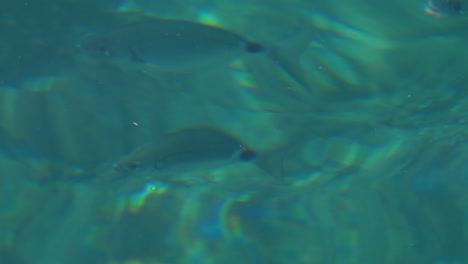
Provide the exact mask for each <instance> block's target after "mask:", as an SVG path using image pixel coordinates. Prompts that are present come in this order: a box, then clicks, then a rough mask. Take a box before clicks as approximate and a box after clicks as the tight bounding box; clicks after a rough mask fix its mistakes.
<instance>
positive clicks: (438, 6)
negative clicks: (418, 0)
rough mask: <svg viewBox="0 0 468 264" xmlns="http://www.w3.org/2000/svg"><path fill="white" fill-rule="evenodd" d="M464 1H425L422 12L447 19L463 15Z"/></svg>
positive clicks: (465, 2)
mask: <svg viewBox="0 0 468 264" xmlns="http://www.w3.org/2000/svg"><path fill="white" fill-rule="evenodd" d="M466 4H468V2H467V1H466V0H426V1H425V3H424V11H425V12H426V14H428V15H430V16H433V17H447V16H459V15H464V14H465V13H464V6H465V5H466Z"/></svg>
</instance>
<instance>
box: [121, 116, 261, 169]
mask: <svg viewBox="0 0 468 264" xmlns="http://www.w3.org/2000/svg"><path fill="white" fill-rule="evenodd" d="M255 156H256V152H255V151H254V150H253V149H251V148H250V147H247V146H246V145H245V144H243V143H242V142H241V141H240V140H239V139H237V138H235V137H234V136H231V135H230V134H229V133H227V132H225V131H224V130H222V129H219V128H215V127H211V126H206V125H199V126H192V127H188V128H184V129H180V130H177V131H173V132H169V133H166V134H163V135H162V136H160V137H158V138H156V139H155V140H154V141H151V142H148V143H146V144H143V145H142V146H140V147H138V148H137V149H135V150H134V151H133V152H132V153H130V154H129V155H128V156H126V157H124V158H122V159H121V160H120V161H118V162H117V163H116V164H114V168H116V169H118V170H123V171H128V170H136V169H150V170H167V169H170V168H174V167H177V166H184V165H187V164H196V163H204V162H215V161H220V160H224V161H252V160H254V159H255Z"/></svg>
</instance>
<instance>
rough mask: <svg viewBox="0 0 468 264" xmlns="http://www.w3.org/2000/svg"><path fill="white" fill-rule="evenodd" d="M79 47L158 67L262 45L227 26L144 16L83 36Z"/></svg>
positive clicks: (189, 64) (223, 57) (201, 61)
mask: <svg viewBox="0 0 468 264" xmlns="http://www.w3.org/2000/svg"><path fill="white" fill-rule="evenodd" d="M78 46H79V48H80V49H81V50H83V51H85V53H87V54H88V55H89V56H91V57H93V58H101V59H114V60H127V61H129V60H131V61H134V62H138V63H142V64H146V65H150V66H154V67H156V68H157V69H159V70H162V71H183V70H192V69H196V68H199V67H202V66H205V65H216V64H217V63H227V62H230V61H231V60H233V59H235V58H237V57H239V56H241V55H242V54H245V53H248V52H253V53H255V52H261V51H263V46H262V45H260V44H258V43H255V42H250V41H248V40H247V39H245V38H243V37H241V36H239V35H237V34H235V33H232V32H230V31H228V30H225V29H222V28H218V27H214V26H209V25H205V24H201V23H196V22H191V21H184V20H176V19H155V18H151V19H145V20H143V21H139V22H132V23H129V24H127V25H125V26H123V27H121V28H118V29H115V30H110V31H105V32H97V33H94V34H90V35H89V36H87V37H86V38H85V39H84V40H83V41H82V42H81V43H80V44H79V45H78Z"/></svg>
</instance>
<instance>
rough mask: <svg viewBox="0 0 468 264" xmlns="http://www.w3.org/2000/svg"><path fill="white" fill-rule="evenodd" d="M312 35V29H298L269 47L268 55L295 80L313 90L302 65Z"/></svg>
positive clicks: (305, 87)
mask: <svg viewBox="0 0 468 264" xmlns="http://www.w3.org/2000/svg"><path fill="white" fill-rule="evenodd" d="M312 35H313V30H312V29H309V28H301V29H297V30H296V32H294V34H292V35H291V36H289V37H287V38H284V39H282V40H280V41H278V42H276V43H274V44H272V45H270V46H269V47H268V48H267V53H268V56H269V57H270V58H271V59H272V60H273V61H274V62H275V63H276V64H277V65H278V66H279V67H281V68H282V69H283V70H284V71H285V72H286V73H287V74H288V75H289V76H290V77H291V78H292V79H293V80H294V81H295V82H297V83H298V84H299V85H300V86H302V87H303V88H304V89H306V90H309V91H310V90H311V89H310V82H309V81H308V78H307V75H306V73H305V71H304V69H303V67H302V66H301V57H302V56H303V54H304V52H305V50H306V49H307V48H308V47H309V46H310V43H311V38H312Z"/></svg>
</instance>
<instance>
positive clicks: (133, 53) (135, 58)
mask: <svg viewBox="0 0 468 264" xmlns="http://www.w3.org/2000/svg"><path fill="white" fill-rule="evenodd" d="M128 50H129V51H130V55H131V57H132V60H133V61H136V62H141V63H144V62H145V59H143V58H142V57H140V56H139V55H138V53H137V52H136V51H135V49H134V48H133V47H131V46H129V47H128Z"/></svg>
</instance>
